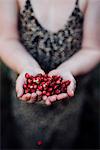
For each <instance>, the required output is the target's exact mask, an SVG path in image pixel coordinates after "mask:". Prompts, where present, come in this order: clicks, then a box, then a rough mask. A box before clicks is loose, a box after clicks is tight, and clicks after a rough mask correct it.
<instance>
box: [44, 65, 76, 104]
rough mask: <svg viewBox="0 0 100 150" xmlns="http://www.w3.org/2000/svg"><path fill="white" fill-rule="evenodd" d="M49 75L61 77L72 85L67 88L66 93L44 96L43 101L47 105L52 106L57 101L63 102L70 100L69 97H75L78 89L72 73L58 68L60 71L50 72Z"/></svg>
mask: <svg viewBox="0 0 100 150" xmlns="http://www.w3.org/2000/svg"><path fill="white" fill-rule="evenodd" d="M48 75H49V76H53V75H60V76H61V77H62V78H63V80H70V81H71V83H70V84H69V85H68V86H67V91H66V93H61V94H58V95H52V96H49V97H46V96H44V97H43V100H44V101H45V104H46V105H51V104H52V103H54V102H55V101H59V100H63V99H65V98H69V97H73V96H74V92H75V88H76V80H75V78H74V76H73V75H72V73H71V72H70V71H68V70H65V69H62V70H61V69H59V68H58V69H55V70H52V71H50V72H49V74H48Z"/></svg>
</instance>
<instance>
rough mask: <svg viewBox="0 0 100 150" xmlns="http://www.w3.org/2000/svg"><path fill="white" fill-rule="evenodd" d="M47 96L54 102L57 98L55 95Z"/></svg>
mask: <svg viewBox="0 0 100 150" xmlns="http://www.w3.org/2000/svg"><path fill="white" fill-rule="evenodd" d="M48 98H49V101H50V102H55V101H56V100H57V95H52V96H49V97H48Z"/></svg>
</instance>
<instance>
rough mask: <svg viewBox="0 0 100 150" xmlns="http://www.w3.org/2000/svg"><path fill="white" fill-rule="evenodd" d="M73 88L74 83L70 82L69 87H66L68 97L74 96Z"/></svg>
mask: <svg viewBox="0 0 100 150" xmlns="http://www.w3.org/2000/svg"><path fill="white" fill-rule="evenodd" d="M75 88H76V81H75V80H73V81H71V83H70V85H69V86H68V87H67V94H68V95H69V96H70V97H72V96H74V91H75Z"/></svg>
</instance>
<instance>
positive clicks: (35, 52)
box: [18, 0, 84, 72]
mask: <svg viewBox="0 0 100 150" xmlns="http://www.w3.org/2000/svg"><path fill="white" fill-rule="evenodd" d="M83 20H84V17H83V13H82V12H81V10H80V8H79V5H78V0H77V1H76V4H75V8H74V10H73V12H72V14H71V15H70V17H69V18H68V21H67V22H66V24H65V26H64V28H63V29H61V30H59V31H58V32H56V33H51V32H50V31H48V30H46V29H45V28H44V27H43V26H42V25H41V24H40V23H39V21H38V20H37V18H36V17H35V14H34V10H33V7H32V4H31V1H30V0H26V3H25V7H24V9H23V11H22V12H20V13H19V22H18V29H19V34H20V40H21V42H22V44H23V45H24V46H25V48H26V49H27V51H28V52H29V53H30V54H31V55H32V56H33V57H34V58H35V59H36V60H37V61H38V63H39V64H40V66H41V68H42V69H44V70H45V71H46V72H48V71H50V70H52V69H55V68H56V67H57V66H59V65H60V64H61V63H62V62H64V61H66V60H67V59H68V58H69V57H71V56H72V55H73V54H74V53H75V52H77V51H78V50H80V48H81V43H82V35H83Z"/></svg>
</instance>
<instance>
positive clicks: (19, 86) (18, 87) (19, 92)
mask: <svg viewBox="0 0 100 150" xmlns="http://www.w3.org/2000/svg"><path fill="white" fill-rule="evenodd" d="M23 84H24V79H23V78H22V77H19V78H18V79H17V80H16V92H17V97H21V96H22V95H23V93H24V90H23Z"/></svg>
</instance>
